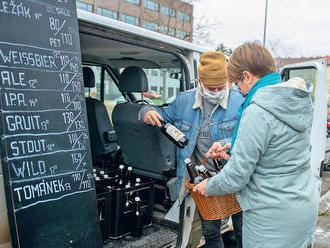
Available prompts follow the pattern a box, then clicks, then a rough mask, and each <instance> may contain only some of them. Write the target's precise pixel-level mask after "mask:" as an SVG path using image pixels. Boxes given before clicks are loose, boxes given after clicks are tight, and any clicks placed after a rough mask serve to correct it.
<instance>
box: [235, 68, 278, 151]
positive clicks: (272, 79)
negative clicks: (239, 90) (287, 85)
mask: <svg viewBox="0 0 330 248" xmlns="http://www.w3.org/2000/svg"><path fill="white" fill-rule="evenodd" d="M281 82H282V80H281V75H280V74H279V73H278V72H274V73H270V74H268V75H266V76H264V77H262V78H261V79H259V80H258V81H257V82H256V83H255V84H254V85H253V87H252V89H251V90H250V91H249V93H248V94H247V96H246V99H245V101H244V102H243V103H242V105H241V107H240V108H239V110H238V113H237V123H236V126H235V129H234V134H233V138H232V140H231V148H230V154H231V151H232V150H233V147H234V144H235V140H236V138H237V130H238V127H239V123H240V121H241V117H242V114H243V111H244V110H245V109H246V108H247V107H248V106H249V105H250V102H251V100H252V98H253V96H254V95H255V93H257V90H258V89H260V88H262V87H265V86H269V85H274V84H278V83H281Z"/></svg>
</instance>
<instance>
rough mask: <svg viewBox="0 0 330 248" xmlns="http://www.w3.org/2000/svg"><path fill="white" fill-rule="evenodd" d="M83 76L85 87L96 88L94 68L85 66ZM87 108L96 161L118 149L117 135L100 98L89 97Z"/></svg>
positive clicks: (92, 148) (91, 141)
mask: <svg viewBox="0 0 330 248" xmlns="http://www.w3.org/2000/svg"><path fill="white" fill-rule="evenodd" d="M83 76H84V86H85V88H94V87H95V76H94V72H93V70H92V69H91V68H89V67H83ZM86 110H87V119H88V126H89V137H90V144H91V151H92V157H93V160H94V161H95V160H101V159H103V158H104V156H106V155H108V154H110V153H113V152H116V151H117V137H116V134H115V131H114V129H113V126H112V125H111V122H110V119H109V116H108V112H107V110H106V107H105V105H104V104H103V103H102V102H101V101H100V100H98V99H95V98H91V97H90V96H89V97H87V98H86Z"/></svg>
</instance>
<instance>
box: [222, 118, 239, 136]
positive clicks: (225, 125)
mask: <svg viewBox="0 0 330 248" xmlns="http://www.w3.org/2000/svg"><path fill="white" fill-rule="evenodd" d="M236 123H237V120H236V119H234V120H230V121H224V122H221V123H220V124H219V129H220V132H221V134H222V136H223V138H230V137H232V136H233V133H234V129H235V126H236Z"/></svg>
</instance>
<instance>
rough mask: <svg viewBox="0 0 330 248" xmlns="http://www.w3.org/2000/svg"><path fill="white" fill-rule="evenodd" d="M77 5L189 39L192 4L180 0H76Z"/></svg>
mask: <svg viewBox="0 0 330 248" xmlns="http://www.w3.org/2000/svg"><path fill="white" fill-rule="evenodd" d="M76 3H77V8H78V9H82V10H85V11H88V12H92V13H95V14H99V15H103V16H105V17H108V18H112V19H115V20H118V21H122V22H126V23H129V24H132V25H136V26H140V27H143V28H146V29H149V30H152V31H155V32H160V33H163V34H166V35H169V36H173V37H176V38H179V39H182V40H186V41H190V42H192V41H193V40H192V37H193V35H192V32H193V5H192V4H190V3H187V2H185V1H181V0H79V1H76Z"/></svg>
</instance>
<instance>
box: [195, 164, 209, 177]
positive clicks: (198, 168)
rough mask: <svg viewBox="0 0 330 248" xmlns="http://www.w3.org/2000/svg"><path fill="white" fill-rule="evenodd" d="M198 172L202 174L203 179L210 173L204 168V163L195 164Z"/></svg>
mask: <svg viewBox="0 0 330 248" xmlns="http://www.w3.org/2000/svg"><path fill="white" fill-rule="evenodd" d="M196 169H197V170H198V172H199V173H200V174H201V175H202V176H203V179H206V178H210V177H212V175H211V174H210V172H209V171H208V170H207V169H206V168H205V166H204V165H200V166H196Z"/></svg>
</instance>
